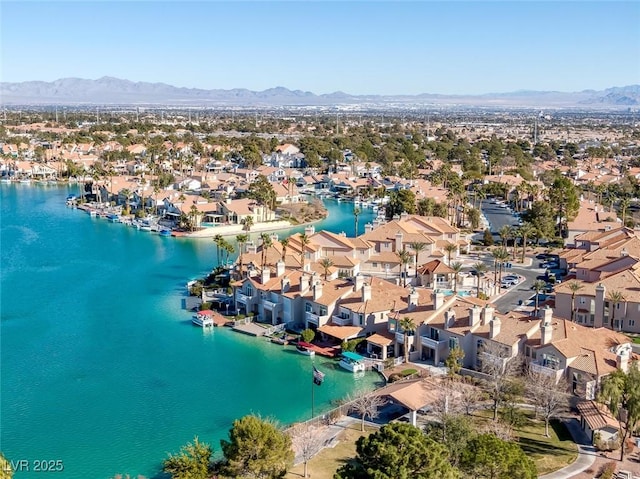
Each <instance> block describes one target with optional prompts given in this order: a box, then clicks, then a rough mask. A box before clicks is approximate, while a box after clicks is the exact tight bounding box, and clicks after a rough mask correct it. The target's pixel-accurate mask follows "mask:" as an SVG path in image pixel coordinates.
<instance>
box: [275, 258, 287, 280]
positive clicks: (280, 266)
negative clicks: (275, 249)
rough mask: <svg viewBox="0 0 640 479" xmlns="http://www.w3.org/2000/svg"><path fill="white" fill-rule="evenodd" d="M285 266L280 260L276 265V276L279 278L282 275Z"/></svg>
mask: <svg viewBox="0 0 640 479" xmlns="http://www.w3.org/2000/svg"><path fill="white" fill-rule="evenodd" d="M284 270H285V265H284V261H282V260H280V261H278V262H277V263H276V276H277V277H278V278H279V277H280V276H282V275H283V274H284Z"/></svg>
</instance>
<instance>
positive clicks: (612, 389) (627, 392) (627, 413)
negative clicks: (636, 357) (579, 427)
mask: <svg viewBox="0 0 640 479" xmlns="http://www.w3.org/2000/svg"><path fill="white" fill-rule="evenodd" d="M598 401H599V402H601V403H603V404H605V405H606V406H607V408H608V409H609V411H611V414H612V415H613V416H614V417H615V418H616V419H617V420H618V424H619V426H620V431H621V432H622V447H621V448H620V460H621V461H622V460H623V459H624V444H625V442H626V439H627V438H628V437H630V436H631V434H632V433H633V432H634V431H635V430H636V429H637V428H638V426H640V369H638V364H637V363H635V362H634V363H632V364H631V366H630V367H629V370H628V371H627V372H624V371H622V370H620V369H617V370H616V371H614V372H613V373H611V374H609V375H608V376H607V377H605V378H604V380H603V381H602V388H601V389H600V394H598Z"/></svg>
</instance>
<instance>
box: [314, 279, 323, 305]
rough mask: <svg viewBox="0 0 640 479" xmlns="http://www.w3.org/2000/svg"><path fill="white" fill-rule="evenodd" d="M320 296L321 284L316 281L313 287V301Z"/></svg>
mask: <svg viewBox="0 0 640 479" xmlns="http://www.w3.org/2000/svg"><path fill="white" fill-rule="evenodd" d="M320 296H322V282H321V281H320V280H318V281H316V282H315V284H314V285H313V300H314V301H317V300H318V298H320Z"/></svg>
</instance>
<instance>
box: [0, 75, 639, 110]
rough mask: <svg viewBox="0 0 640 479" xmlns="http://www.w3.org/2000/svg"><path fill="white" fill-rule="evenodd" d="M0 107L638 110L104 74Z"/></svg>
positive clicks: (527, 94)
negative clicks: (180, 82) (192, 84)
mask: <svg viewBox="0 0 640 479" xmlns="http://www.w3.org/2000/svg"><path fill="white" fill-rule="evenodd" d="M0 102H1V103H2V104H5V105H34V104H40V105H46V104H51V105H53V104H69V105H72V104H121V105H125V104H155V105H194V106H196V105H198V106H265V107H267V106H296V105H299V106H321V105H323V106H331V105H333V106H337V105H340V104H349V105H357V104H364V103H366V104H367V105H372V104H377V105H381V106H382V105H394V106H398V107H402V105H406V106H411V107H415V105H416V104H422V105H425V106H426V105H447V106H461V107H474V106H478V107H482V106H491V107H502V108H512V107H532V108H576V107H577V108H581V107H582V108H584V107H587V108H589V107H592V108H622V107H628V106H635V105H640V85H630V86H624V87H611V88H608V89H606V90H602V91H595V90H583V91H581V92H571V93H567V92H559V91H534V90H519V91H514V92H510V93H488V94H484V95H442V94H432V93H423V94H420V95H400V94H399V95H352V94H349V93H345V92H343V91H335V92H332V93H325V94H321V95H317V94H315V93H313V92H310V91H304V90H291V89H288V88H286V87H283V86H276V87H273V88H267V89H265V90H263V91H252V90H248V89H246V88H234V89H231V90H223V89H211V90H207V89H199V88H187V87H176V86H172V85H168V84H166V83H160V82H157V83H149V82H134V81H131V80H125V79H121V78H116V77H113V76H109V75H105V76H103V77H100V78H98V79H96V80H87V79H83V78H61V79H58V80H55V81H52V82H43V81H28V82H20V83H7V82H2V83H0Z"/></svg>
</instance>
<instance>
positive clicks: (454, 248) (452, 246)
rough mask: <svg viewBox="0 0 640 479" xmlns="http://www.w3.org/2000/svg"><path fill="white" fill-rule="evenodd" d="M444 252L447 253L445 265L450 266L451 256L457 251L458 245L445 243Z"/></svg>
mask: <svg viewBox="0 0 640 479" xmlns="http://www.w3.org/2000/svg"><path fill="white" fill-rule="evenodd" d="M444 250H445V251H446V252H447V258H448V261H447V263H448V264H449V265H451V254H452V253H453V252H455V251H458V245H455V244H453V243H449V242H447V246H445V247H444Z"/></svg>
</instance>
